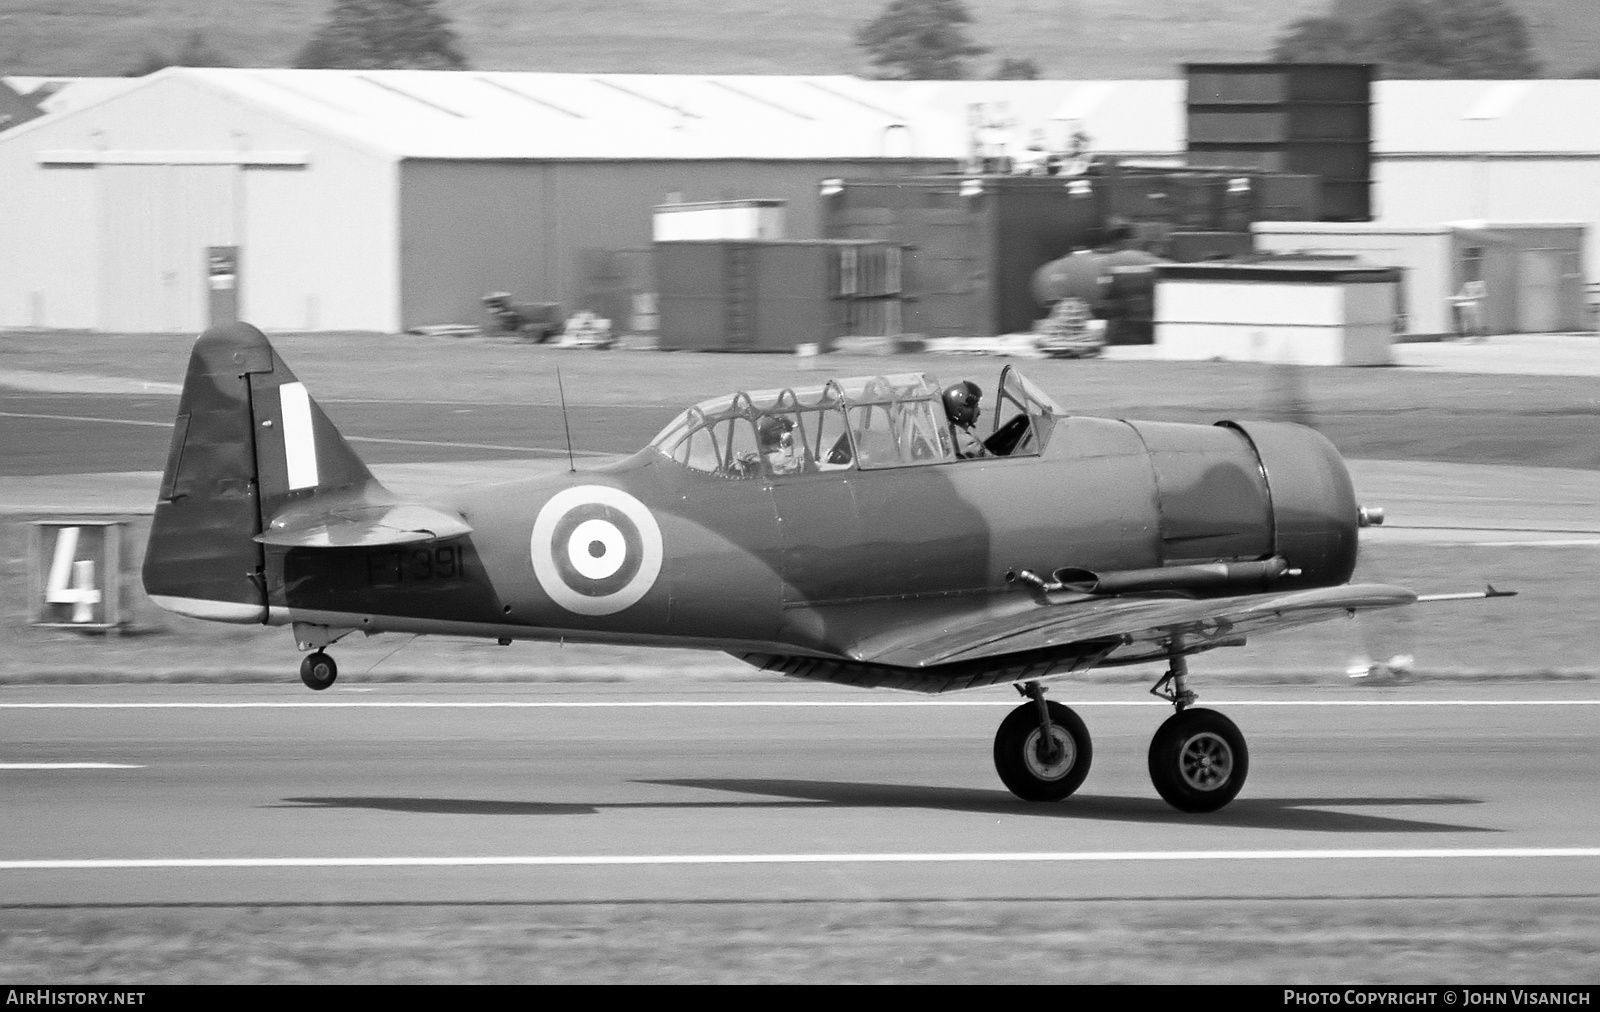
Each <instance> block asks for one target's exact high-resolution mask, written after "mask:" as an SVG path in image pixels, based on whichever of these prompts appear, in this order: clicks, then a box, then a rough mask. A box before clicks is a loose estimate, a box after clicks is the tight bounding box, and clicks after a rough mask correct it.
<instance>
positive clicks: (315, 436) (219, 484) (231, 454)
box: [143, 323, 389, 623]
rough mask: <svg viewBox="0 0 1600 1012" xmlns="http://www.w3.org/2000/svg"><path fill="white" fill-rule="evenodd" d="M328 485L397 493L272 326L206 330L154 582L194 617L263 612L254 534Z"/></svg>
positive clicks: (148, 563)
mask: <svg viewBox="0 0 1600 1012" xmlns="http://www.w3.org/2000/svg"><path fill="white" fill-rule="evenodd" d="M330 493H342V494H344V495H353V496H361V497H365V496H368V495H370V496H372V497H373V498H389V496H388V495H387V493H386V492H385V491H384V490H383V489H382V487H381V486H379V485H378V483H377V481H376V480H375V479H374V478H373V476H372V473H371V471H369V470H368V469H367V466H366V465H365V464H364V463H362V461H361V459H360V458H359V457H357V456H356V454H355V452H354V451H353V450H351V449H350V446H349V444H348V443H346V442H345V440H344V437H343V436H341V435H340V434H339V432H338V430H337V429H336V428H334V426H333V423H332V422H331V421H329V420H328V417H327V416H326V415H325V414H324V413H323V411H322V409H321V408H320V407H319V406H318V405H317V403H316V401H315V400H313V399H312V398H311V396H310V395H309V394H308V393H307V392H306V389H305V386H304V384H302V383H301V382H300V381H299V380H298V379H296V378H295V375H294V373H293V372H292V371H291V370H290V369H289V367H288V366H287V365H286V364H285V363H284V361H283V359H281V358H280V357H279V356H278V354H277V352H276V351H275V350H274V349H273V347H272V345H271V343H270V342H268V341H267V338H266V335H264V334H262V333H261V331H259V330H257V329H256V328H255V327H252V326H251V325H249V324H247V323H233V324H227V325H225V326H219V327H212V328H210V329H208V330H206V331H205V332H204V333H203V334H201V335H200V337H199V338H198V339H197V340H196V341H195V344H194V349H193V351H192V352H191V353H190V356H189V368H188V372H187V374H186V376H185V377H184V384H183V393H182V395H181V397H180V398H179V402H178V417H177V420H176V422H175V423H174V427H173V433H172V443H171V446H170V448H169V450H168V454H167V465H166V469H165V471H164V473H163V475H162V479H161V492H160V496H159V498H158V500H157V503H156V510H155V518H154V520H153V521H152V523H151V528H150V541H149V544H148V547H147V548H146V551H145V562H144V574H143V575H144V586H145V590H146V592H147V593H149V595H150V597H151V598H152V600H154V601H155V602H156V603H157V604H159V605H161V606H162V607H164V608H167V609H168V610H170V611H175V612H179V613H181V614H186V615H193V616H195V617H197V618H205V619H211V620H213V621H223V622H240V623H265V622H267V621H268V618H269V608H268V587H267V577H266V551H265V547H264V546H263V545H261V544H259V543H258V542H256V541H255V540H253V539H254V538H255V537H256V535H258V534H260V533H261V532H262V531H263V530H264V529H265V527H266V525H267V523H268V522H269V520H270V519H271V518H272V517H273V516H274V515H276V514H278V513H279V512H280V511H281V510H283V509H284V508H285V507H288V506H291V505H293V504H294V503H296V502H297V501H302V500H309V499H312V498H314V497H318V496H322V495H327V494H330Z"/></svg>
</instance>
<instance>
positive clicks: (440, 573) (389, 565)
mask: <svg viewBox="0 0 1600 1012" xmlns="http://www.w3.org/2000/svg"><path fill="white" fill-rule="evenodd" d="M464 562H465V560H464V559H463V558H462V555H461V548H460V546H459V545H425V546H418V547H411V546H407V547H403V548H396V549H390V550H385V551H375V552H368V553H367V583H368V585H370V586H373V587H396V586H401V585H403V584H414V583H436V582H439V581H446V580H459V579H461V577H462V575H463V574H462V570H463V568H464Z"/></svg>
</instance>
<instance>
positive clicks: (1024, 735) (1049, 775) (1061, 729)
mask: <svg viewBox="0 0 1600 1012" xmlns="http://www.w3.org/2000/svg"><path fill="white" fill-rule="evenodd" d="M1041 711H1048V713H1049V729H1048V732H1047V733H1046V731H1045V728H1043V727H1041V726H1040V725H1041V723H1042V722H1041V720H1040V717H1041V716H1042V712H1041ZM1092 758H1094V749H1093V747H1092V746H1091V745H1090V743H1089V729H1088V728H1086V727H1084V726H1083V721H1082V720H1081V719H1080V718H1079V717H1078V715H1077V714H1076V713H1073V712H1072V711H1071V710H1070V709H1068V708H1067V707H1065V706H1062V705H1061V704H1060V703H1051V702H1045V701H1044V700H1043V699H1036V700H1035V701H1034V702H1032V703H1023V704H1022V705H1021V706H1019V707H1017V708H1016V709H1015V710H1012V711H1011V713H1010V714H1009V715H1007V717H1006V719H1005V720H1003V721H1001V723H1000V730H999V731H998V732H996V733H995V736H994V768H995V770H996V771H997V772H998V773H999V774H1000V780H1001V781H1002V782H1003V783H1004V784H1005V785H1006V787H1007V788H1009V789H1010V791H1011V793H1012V794H1015V795H1016V796H1017V797H1019V798H1021V799H1022V800H1024V801H1060V800H1061V799H1062V798H1064V797H1067V796H1068V795H1069V794H1071V793H1072V792H1073V791H1075V790H1077V789H1078V788H1079V787H1080V786H1082V784H1083V778H1084V777H1086V776H1088V775H1089V761H1090V760H1091V759H1092Z"/></svg>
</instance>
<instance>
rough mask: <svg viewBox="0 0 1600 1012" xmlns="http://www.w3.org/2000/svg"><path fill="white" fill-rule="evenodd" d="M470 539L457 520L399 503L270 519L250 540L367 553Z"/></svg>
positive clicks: (462, 522)
mask: <svg viewBox="0 0 1600 1012" xmlns="http://www.w3.org/2000/svg"><path fill="white" fill-rule="evenodd" d="M471 533H472V527H471V525H469V524H468V523H467V522H466V521H465V520H464V519H462V518H461V516H460V515H458V514H455V513H447V512H445V511H444V510H441V509H437V508H435V507H433V506H422V505H419V504H416V503H398V504H392V505H369V506H343V507H339V508H336V509H333V510H330V511H328V512H325V513H315V514H309V515H306V514H300V515H293V516H288V517H283V516H280V517H275V518H273V521H272V523H271V524H269V525H268V528H267V530H265V531H263V532H262V533H260V534H258V535H256V537H255V540H257V541H259V542H261V543H262V544H264V545H281V546H284V547H287V548H366V547H372V546H376V545H409V544H417V543H421V542H427V541H440V540H443V539H445V538H453V537H457V536H459V535H462V534H471Z"/></svg>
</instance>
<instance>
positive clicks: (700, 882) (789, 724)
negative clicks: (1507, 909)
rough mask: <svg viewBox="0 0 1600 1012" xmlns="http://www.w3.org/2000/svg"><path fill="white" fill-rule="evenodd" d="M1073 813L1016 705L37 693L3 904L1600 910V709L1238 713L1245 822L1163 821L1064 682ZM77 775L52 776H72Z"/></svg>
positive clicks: (1257, 691) (717, 697) (793, 693)
mask: <svg viewBox="0 0 1600 1012" xmlns="http://www.w3.org/2000/svg"><path fill="white" fill-rule="evenodd" d="M1053 695H1054V696H1055V698H1057V699H1059V700H1061V701H1062V702H1066V703H1068V704H1069V705H1075V706H1077V707H1078V708H1079V712H1080V713H1081V714H1082V715H1083V717H1084V719H1085V720H1086V722H1087V723H1088V725H1089V728H1090V732H1091V734H1092V735H1093V737H1094V743H1095V756H1094V765H1093V771H1092V772H1091V774H1090V776H1089V779H1088V782H1087V783H1086V784H1085V786H1084V787H1083V789H1082V790H1081V791H1080V792H1079V794H1078V795H1076V796H1075V797H1073V798H1071V799H1068V800H1067V801H1065V802H1061V803H1056V804H1045V805H1035V804H1028V803H1025V802H1021V801H1018V800H1016V799H1015V798H1013V797H1012V796H1011V795H1010V794H1008V793H1007V792H1006V791H1005V790H1004V788H1003V787H1002V786H1001V785H1000V783H999V781H998V779H997V778H996V776H995V773H994V770H993V767H992V764H991V761H990V743H991V736H992V734H993V731H994V728H995V727H996V726H997V725H998V723H999V721H1000V719H1001V718H1002V717H1003V716H1004V714H1005V713H1006V712H1007V710H1008V708H1009V707H1011V706H1013V705H1016V697H1015V695H1014V694H1012V693H1011V692H1010V691H1009V690H1006V691H1005V692H1001V691H985V692H982V693H974V694H971V695H968V696H965V697H963V698H960V699H956V700H952V701H926V700H919V699H908V698H905V697H901V696H898V695H890V694H880V693H869V692H863V691H860V690H850V689H844V688H836V687H832V686H826V685H809V684H804V683H796V684H788V683H780V684H761V683H752V684H749V685H737V684H735V685H716V686H693V687H687V688H684V689H667V688H658V689H649V690H641V689H639V688H637V687H632V686H591V687H579V686H573V685H558V686H530V685H515V686H511V685H507V686H459V685H435V686H407V685H381V686H374V687H363V688H362V689H361V690H360V691H350V690H341V689H339V688H338V687H335V689H333V690H330V691H329V692H328V693H327V694H325V695H319V696H312V695H311V694H310V693H307V692H305V691H304V690H302V689H299V688H298V686H290V685H284V686H281V687H280V686H253V685H234V686H218V687H205V686H174V685H167V686H129V685H122V686H89V687H16V688H12V689H8V690H7V691H6V693H5V695H4V698H3V700H0V726H3V727H4V737H3V741H4V743H3V745H0V784H3V785H4V788H5V792H6V796H7V799H8V803H7V814H8V818H7V819H6V820H4V822H3V823H0V894H3V895H4V897H5V905H6V906H9V907H17V906H30V905H90V906H99V905H116V904H140V905H144V904H218V903H220V904H230V905H234V904H238V905H248V904H283V903H314V904H329V903H333V904H367V903H387V904H411V903H445V902H448V903H454V904H472V903H489V902H494V903H504V902H517V903H564V902H581V903H615V902H682V901H740V902H751V901H774V902H795V901H806V902H814V901H863V900H871V901H994V900H1041V899H1060V900H1091V899H1104V900H1118V901H1136V900H1139V899H1171V900H1205V899H1229V900H1266V901H1271V900H1292V899H1295V898H1303V897H1313V896H1315V897H1325V898H1326V897H1333V898H1339V897H1347V898H1365V899H1373V900H1382V899H1400V898H1407V897H1414V898H1446V897H1448V898H1460V899H1473V898H1486V897H1500V898H1533V897H1537V898H1543V899H1551V898H1567V899H1572V898H1579V899H1589V900H1593V899H1595V898H1597V897H1600V889H1597V888H1596V886H1595V882H1597V881H1600V802H1597V801H1596V800H1595V798H1594V794H1593V790H1592V787H1593V784H1594V783H1595V782H1597V781H1600V755H1597V753H1596V751H1595V749H1594V747H1593V743H1594V740H1595V738H1596V732H1597V731H1600V688H1597V687H1596V686H1594V685H1593V684H1592V683H1578V684H1572V685H1552V684H1548V683H1546V684H1502V685H1498V686H1494V687H1473V686H1461V685H1452V686H1438V687H1432V686H1429V687H1425V686H1410V687H1394V688H1384V687H1365V686H1362V687H1356V686H1345V685H1341V686H1333V687H1330V688H1328V689H1321V688H1317V687H1298V688H1264V687H1231V688H1227V689H1219V690H1217V691H1216V692H1215V694H1214V696H1215V698H1212V695H1211V694H1207V693H1205V692H1204V687H1203V686H1202V695H1203V697H1205V698H1203V699H1202V703H1201V705H1210V706H1214V707H1216V708H1217V709H1220V710H1222V711H1224V712H1226V713H1228V714H1229V715H1230V716H1232V717H1233V718H1234V719H1235V720H1236V721H1237V722H1238V723H1239V725H1240V727H1241V728H1242V729H1243V730H1244V732H1245V734H1246V736H1247V738H1248V740H1249V743H1250V747H1251V774H1250V780H1249V782H1248V784H1247V786H1246V787H1245V790H1244V793H1243V794H1242V795H1241V796H1240V798H1239V799H1238V800H1236V801H1235V802H1234V803H1233V804H1232V805H1231V806H1229V807H1228V808H1226V809H1224V810H1223V811H1222V812H1219V813H1216V814H1213V815H1207V816H1193V815H1183V814H1180V813H1178V812H1176V811H1174V810H1172V809H1170V808H1168V807H1167V806H1166V805H1165V804H1164V803H1163V802H1161V801H1160V800H1159V799H1158V798H1157V797H1156V795H1155V792H1154V789H1153V788H1152V787H1151V786H1150V783H1149V781H1148V778H1147V775H1146V772H1145V769H1144V765H1145V749H1146V747H1147V745H1148V741H1149V736H1150V734H1151V732H1152V731H1153V730H1154V728H1155V727H1156V725H1157V724H1158V723H1159V722H1160V721H1161V720H1162V719H1164V717H1165V716H1166V713H1167V709H1168V708H1167V707H1165V705H1164V704H1162V703H1160V702H1158V701H1155V700H1149V699H1147V698H1141V696H1142V688H1141V687H1139V686H1132V685H1129V686H1088V687H1080V686H1074V685H1071V684H1070V683H1059V684H1058V685H1057V688H1056V690H1055V691H1054V693H1053ZM54 764H61V765H60V766H59V767H56V768H51V767H52V766H54Z"/></svg>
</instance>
